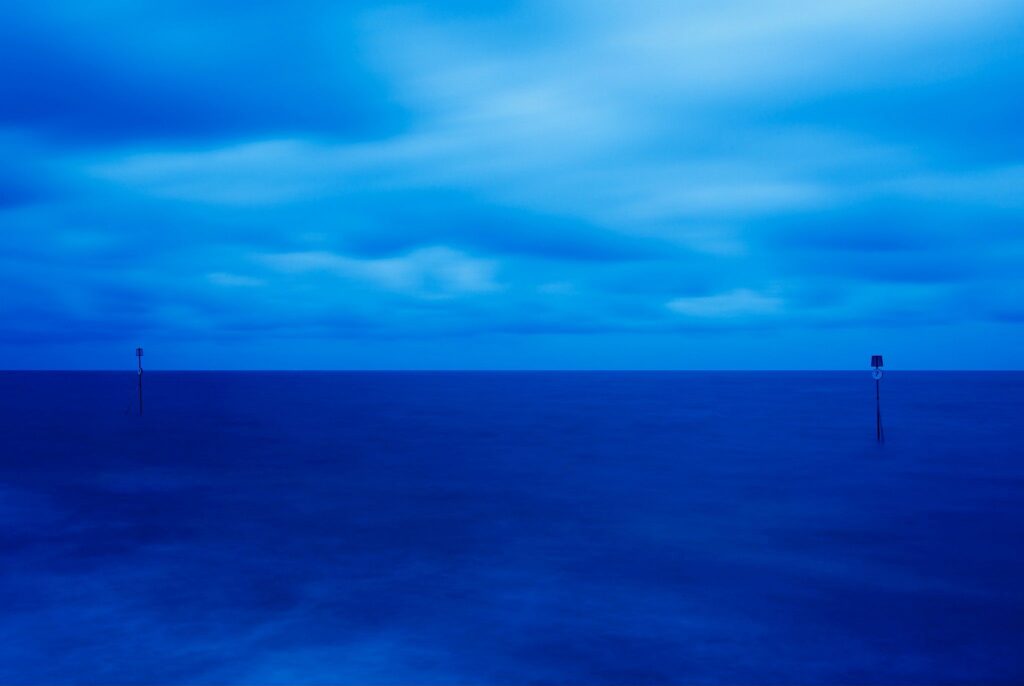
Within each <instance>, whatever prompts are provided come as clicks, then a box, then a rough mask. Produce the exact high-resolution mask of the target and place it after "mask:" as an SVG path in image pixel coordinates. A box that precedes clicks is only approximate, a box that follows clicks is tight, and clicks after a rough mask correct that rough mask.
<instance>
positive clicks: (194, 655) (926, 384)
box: [0, 372, 1024, 684]
mask: <svg viewBox="0 0 1024 686" xmlns="http://www.w3.org/2000/svg"><path fill="white" fill-rule="evenodd" d="M145 383H146V389H145V390H146V404H145V411H146V414H145V416H144V417H141V418H140V417H139V416H137V415H136V414H135V406H134V402H135V375H134V374H133V373H67V374H60V373H3V374H0V448H2V450H0V468H2V471H0V527H2V528H0V554H2V564H0V608H2V611H0V683H3V684H40V683H47V684H61V683H106V684H115V683H132V684H140V683H145V684H172V683H174V684H181V683H189V684H193V683H195V684H198V683H202V684H231V683H246V684H285V683H287V684H303V683H320V684H322V683H332V684H344V683H352V684H355V683H358V684H398V683H403V684H404V683H409V684H519V683H523V684H526V683H541V684H556V683H558V684H563V683H564V684H612V683H616V684H623V683H629V684H667V683H672V684H680V683H686V684H716V683H726V684H840V683H841V684H852V683H856V684H917V683H967V682H971V683H986V684H996V683H1018V684H1019V683H1022V682H1024V650H1022V649H1024V587H1022V584H1024V547H1022V541H1024V451H1022V448H1024V422H1022V417H1024V374H1020V373H984V374H982V373H979V374H975V373H970V374H968V373H912V372H906V373H898V372H897V373H891V374H888V375H887V376H886V377H885V379H884V380H883V385H882V401H883V412H884V419H885V423H886V437H887V442H886V443H885V445H884V446H879V445H877V444H876V442H875V435H874V385H873V382H872V381H871V379H870V376H869V375H868V374H867V373H335V374H316V373H158V372H149V373H147V374H146V377H145Z"/></svg>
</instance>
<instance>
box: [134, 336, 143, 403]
mask: <svg viewBox="0 0 1024 686" xmlns="http://www.w3.org/2000/svg"><path fill="white" fill-rule="evenodd" d="M135 357H137V358H138V360H139V415H140V416H141V415H142V348H136V349H135Z"/></svg>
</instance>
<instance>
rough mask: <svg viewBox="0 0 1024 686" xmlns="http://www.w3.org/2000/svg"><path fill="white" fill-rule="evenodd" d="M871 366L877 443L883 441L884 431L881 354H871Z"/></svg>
mask: <svg viewBox="0 0 1024 686" xmlns="http://www.w3.org/2000/svg"><path fill="white" fill-rule="evenodd" d="M871 366H872V367H873V368H874V371H873V372H871V376H873V377H874V379H875V440H877V441H878V442H879V443H884V442H885V431H884V430H883V429H882V391H881V385H882V356H881V355H872V356H871Z"/></svg>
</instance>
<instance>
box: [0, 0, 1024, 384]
mask: <svg viewBox="0 0 1024 686" xmlns="http://www.w3.org/2000/svg"><path fill="white" fill-rule="evenodd" d="M242 7H243V6H242V5H239V4H238V3H234V2H227V1H226V0H204V1H202V2H200V1H198V0H197V1H194V2H193V1H184V2H155V1H152V2H151V1H147V0H135V1H133V2H122V1H115V0H99V1H95V2H88V3H83V2H78V1H75V2H61V1H51V2H45V3H17V4H15V3H7V4H5V5H4V8H3V9H2V10H0V13H2V17H0V19H2V21H0V63H2V64H3V65H4V69H3V70H2V72H0V322H2V324H0V368H119V367H131V366H132V364H133V363H134V359H133V357H132V353H133V349H134V347H135V345H136V344H139V345H144V346H146V349H147V362H148V364H149V366H150V367H151V368H153V369H158V368H214V369H216V368H355V369H367V368H369V369H372V368H497V369H503V368H569V369H574V368H641V369H646V368H697V369H701V368H737V369H743V368H752V369H762V368H769V369H770V368H860V367H864V366H866V363H867V360H868V359H869V356H870V355H871V354H872V353H875V352H882V353H884V354H886V356H887V362H888V364H889V365H890V366H892V367H894V368H895V367H899V368H962V367H967V368H1024V345H1022V340H1024V339H1022V334H1024V297H1022V294H1024V269H1022V267H1024V233H1022V219H1024V126H1022V125H1021V124H1020V121H1021V120H1022V119H1024V5H1022V4H1021V3H1020V2H1019V1H1016V0H1014V1H1009V0H929V1H927V2H925V1H923V0H906V1H904V2H889V1H885V2H883V1H880V0H857V1H856V2H853V1H848V0H835V1H833V2H827V3H826V2H820V1H818V0H792V1H787V2H783V1H774V2H766V1H763V0H758V1H756V2H755V1H752V0H751V1H745V0H726V1H723V2H703V1H694V2H662V1H660V0H637V1H634V2H629V3H605V2H583V1H581V0H544V1H543V2H509V3H482V2H480V3H477V2H468V1H462V0H460V1H457V2H448V3H441V2H436V3H405V4H403V3H398V4H387V3H377V2H363V1H355V2H346V3H338V2H319V1H316V0H313V1H310V2H302V3H295V2H288V3H286V2H269V1H259V2H252V3H247V4H245V5H244V9H241V8H242Z"/></svg>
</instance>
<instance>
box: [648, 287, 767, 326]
mask: <svg viewBox="0 0 1024 686" xmlns="http://www.w3.org/2000/svg"><path fill="white" fill-rule="evenodd" d="M782 306H783V300H782V299H781V298H779V297H777V296H773V295H765V294H763V293H758V292H757V291H752V290H750V289H747V288H737V289H735V290H732V291H729V292H728V293H718V294H716V295H706V296H699V297H689V298H675V299H673V300H670V301H669V302H668V303H667V304H666V307H668V309H670V310H672V311H673V312H676V313H678V314H684V315H686V316H688V317H709V318H715V319H717V318H725V317H742V316H747V315H767V314H776V313H778V312H780V311H781V310H782Z"/></svg>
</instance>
